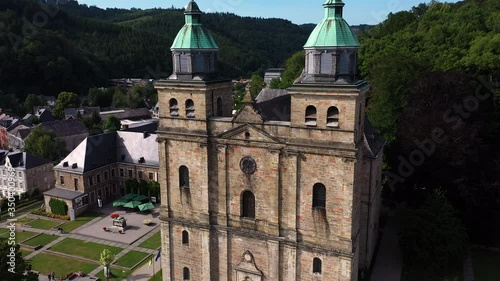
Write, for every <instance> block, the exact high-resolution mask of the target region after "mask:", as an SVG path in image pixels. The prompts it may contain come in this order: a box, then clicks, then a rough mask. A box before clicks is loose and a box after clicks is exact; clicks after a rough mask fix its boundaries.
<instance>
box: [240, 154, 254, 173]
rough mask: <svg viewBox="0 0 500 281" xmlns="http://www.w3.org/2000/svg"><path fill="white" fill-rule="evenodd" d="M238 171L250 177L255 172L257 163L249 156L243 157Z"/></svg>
mask: <svg viewBox="0 0 500 281" xmlns="http://www.w3.org/2000/svg"><path fill="white" fill-rule="evenodd" d="M240 169H241V171H243V173H245V174H247V175H251V174H253V173H255V170H257V163H255V160H253V158H252V157H250V156H246V157H243V158H242V159H241V161H240Z"/></svg>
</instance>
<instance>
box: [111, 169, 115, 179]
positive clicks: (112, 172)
mask: <svg viewBox="0 0 500 281" xmlns="http://www.w3.org/2000/svg"><path fill="white" fill-rule="evenodd" d="M111 177H113V178H114V177H115V169H112V170H111Z"/></svg>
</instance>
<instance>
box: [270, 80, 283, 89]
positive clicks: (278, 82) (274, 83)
mask: <svg viewBox="0 0 500 281" xmlns="http://www.w3.org/2000/svg"><path fill="white" fill-rule="evenodd" d="M269 88H271V89H281V79H279V78H273V79H272V80H271V82H269Z"/></svg>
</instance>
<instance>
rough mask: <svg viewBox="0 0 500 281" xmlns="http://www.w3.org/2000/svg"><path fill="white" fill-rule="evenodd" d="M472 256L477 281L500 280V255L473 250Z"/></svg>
mask: <svg viewBox="0 0 500 281" xmlns="http://www.w3.org/2000/svg"><path fill="white" fill-rule="evenodd" d="M471 256H472V267H473V268H474V277H475V278H476V279H475V281H498V280H500V253H497V252H492V251H488V250H481V249H473V250H472V251H471Z"/></svg>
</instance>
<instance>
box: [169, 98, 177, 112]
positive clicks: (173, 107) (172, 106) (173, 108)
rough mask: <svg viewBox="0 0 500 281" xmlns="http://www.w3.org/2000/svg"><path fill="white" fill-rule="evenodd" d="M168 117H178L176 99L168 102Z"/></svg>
mask: <svg viewBox="0 0 500 281" xmlns="http://www.w3.org/2000/svg"><path fill="white" fill-rule="evenodd" d="M169 106H170V116H179V105H178V103H177V100H176V99H171V100H170V102H169Z"/></svg>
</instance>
